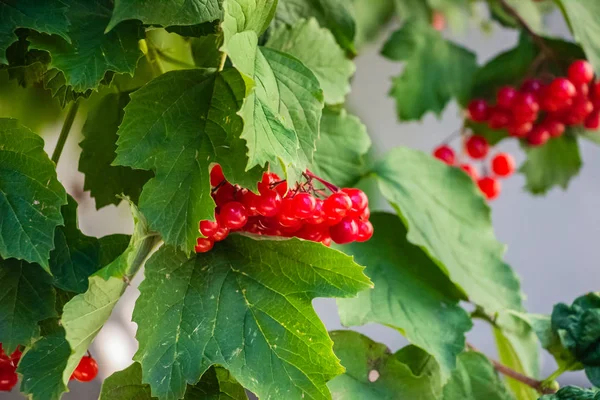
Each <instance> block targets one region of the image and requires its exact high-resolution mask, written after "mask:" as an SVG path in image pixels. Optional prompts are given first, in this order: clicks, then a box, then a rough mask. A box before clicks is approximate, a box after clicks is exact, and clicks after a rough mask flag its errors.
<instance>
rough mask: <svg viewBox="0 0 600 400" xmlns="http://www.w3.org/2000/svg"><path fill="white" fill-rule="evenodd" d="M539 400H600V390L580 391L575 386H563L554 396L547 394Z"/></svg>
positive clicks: (580, 389)
mask: <svg viewBox="0 0 600 400" xmlns="http://www.w3.org/2000/svg"><path fill="white" fill-rule="evenodd" d="M540 400H600V389H596V388H592V389H582V388H578V387H575V386H565V387H564V388H561V389H560V390H559V391H558V392H556V393H555V394H547V395H545V396H542V397H540Z"/></svg>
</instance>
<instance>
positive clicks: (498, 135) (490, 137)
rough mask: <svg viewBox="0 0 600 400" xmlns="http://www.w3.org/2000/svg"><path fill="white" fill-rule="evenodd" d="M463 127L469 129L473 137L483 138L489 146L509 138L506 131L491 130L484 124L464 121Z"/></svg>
mask: <svg viewBox="0 0 600 400" xmlns="http://www.w3.org/2000/svg"><path fill="white" fill-rule="evenodd" d="M465 126H466V127H467V128H469V129H471V131H472V132H473V134H474V135H479V136H483V137H484V138H485V139H486V140H487V141H488V143H489V144H490V145H491V146H495V145H497V144H498V143H500V142H501V141H502V140H504V139H508V138H510V136H509V134H508V131H507V130H506V129H492V128H490V127H489V126H488V124H487V123H485V122H482V123H479V122H474V121H470V120H468V119H465Z"/></svg>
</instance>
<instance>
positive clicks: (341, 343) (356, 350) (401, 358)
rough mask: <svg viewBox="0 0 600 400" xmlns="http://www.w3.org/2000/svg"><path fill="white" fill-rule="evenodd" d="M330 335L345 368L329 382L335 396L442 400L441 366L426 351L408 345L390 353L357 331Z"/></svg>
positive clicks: (355, 399)
mask: <svg viewBox="0 0 600 400" xmlns="http://www.w3.org/2000/svg"><path fill="white" fill-rule="evenodd" d="M330 335H331V338H332V339H333V341H334V346H333V349H334V352H335V354H336V355H337V356H338V357H340V360H341V362H342V365H343V366H344V367H345V368H346V372H345V373H344V374H343V375H340V376H338V377H336V378H334V379H333V380H332V381H331V382H329V384H328V385H327V386H329V390H330V391H331V394H332V397H333V398H334V399H339V400H393V399H410V400H437V399H440V394H441V389H442V384H441V378H440V376H439V368H438V366H437V364H436V363H435V361H433V359H432V357H431V356H429V355H428V354H427V353H425V352H424V351H423V350H420V349H419V348H417V347H414V346H408V347H405V348H403V349H401V350H399V351H398V352H396V353H395V354H391V353H390V351H389V350H388V349H387V348H386V347H385V345H383V344H381V343H376V342H373V341H372V340H371V339H369V338H368V337H366V336H363V335H361V334H360V333H357V332H352V331H333V332H331V334H330ZM407 356H408V357H407ZM408 364H412V366H411V365H408ZM413 366H417V367H416V368H413Z"/></svg>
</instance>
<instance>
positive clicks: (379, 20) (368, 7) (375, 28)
mask: <svg viewBox="0 0 600 400" xmlns="http://www.w3.org/2000/svg"><path fill="white" fill-rule="evenodd" d="M352 8H353V10H354V13H353V14H354V21H355V24H356V36H355V38H354V42H355V45H356V48H357V49H359V50H360V48H361V47H362V46H363V45H365V44H367V43H369V42H371V41H372V40H373V39H375V38H376V37H377V36H378V35H379V33H381V31H382V29H383V28H384V27H385V26H386V24H387V23H388V22H389V21H390V19H391V18H392V16H393V10H394V1H393V0H353V1H352Z"/></svg>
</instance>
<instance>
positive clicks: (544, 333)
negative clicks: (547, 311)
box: [527, 314, 583, 370]
mask: <svg viewBox="0 0 600 400" xmlns="http://www.w3.org/2000/svg"><path fill="white" fill-rule="evenodd" d="M527 318H528V320H529V323H530V324H531V326H532V328H533V330H534V331H535V333H536V335H537V337H538V339H539V340H540V343H541V344H542V347H543V348H544V349H546V350H548V352H549V353H550V354H552V356H553V357H554V360H555V361H556V364H557V365H558V367H559V368H564V369H566V370H579V369H583V365H581V364H580V363H576V361H577V360H576V359H575V356H574V355H573V354H572V353H571V352H570V351H569V350H567V349H566V348H565V347H564V346H563V344H562V342H561V340H560V337H559V336H558V334H557V333H556V332H554V331H553V330H552V322H551V319H550V316H549V315H540V314H528V315H527Z"/></svg>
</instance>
